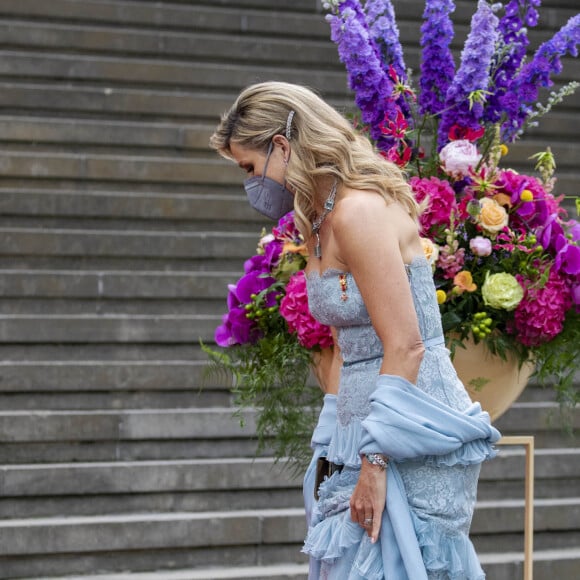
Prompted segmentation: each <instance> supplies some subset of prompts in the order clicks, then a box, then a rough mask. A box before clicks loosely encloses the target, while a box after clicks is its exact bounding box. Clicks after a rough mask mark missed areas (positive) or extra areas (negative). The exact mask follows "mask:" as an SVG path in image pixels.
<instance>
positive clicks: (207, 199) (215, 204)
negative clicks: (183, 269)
mask: <svg viewBox="0 0 580 580" xmlns="http://www.w3.org/2000/svg"><path fill="white" fill-rule="evenodd" d="M237 189H238V192H239V195H237V196H233V195H230V196H225V195H222V196H218V195H216V196H211V195H207V196H202V195H197V196H196V195H191V196H186V195H185V194H182V195H175V196H171V195H165V196H161V195H158V196H156V195H154V194H143V195H136V194H132V195H123V193H122V192H119V193H117V194H115V193H111V194H107V193H106V192H103V193H102V194H100V193H92V194H83V193H82V192H65V193H58V192H46V193H41V192H39V193H27V192H25V191H18V192H17V191H12V192H2V193H0V210H2V213H3V214H4V215H12V216H16V215H18V216H31V217H36V218H39V217H41V216H47V217H51V216H59V217H60V219H62V220H63V221H64V219H69V218H83V219H87V218H90V217H95V218H103V219H108V220H120V219H122V218H124V217H125V218H132V219H133V220H138V219H139V220H140V219H143V220H147V222H151V221H153V220H156V221H157V220H160V221H161V222H163V221H165V220H181V223H182V224H184V225H187V222H186V221H185V220H192V221H195V222H204V221H205V220H217V219H220V220H221V221H227V220H231V221H232V222H236V224H237V223H243V222H246V221H247V222H250V223H252V224H255V230H256V232H257V234H258V233H259V232H260V231H261V225H264V224H265V222H264V220H261V219H260V216H259V215H258V214H257V213H256V212H255V211H254V210H253V209H252V208H251V207H250V205H249V203H248V202H247V199H246V196H245V194H244V192H243V191H242V182H241V179H240V181H239V183H238V186H237ZM111 223H113V224H114V223H115V222H114V221H112V222H111ZM136 223H137V222H136ZM109 229H110V228H109ZM137 229H138V228H137Z"/></svg>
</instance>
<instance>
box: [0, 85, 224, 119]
mask: <svg viewBox="0 0 580 580" xmlns="http://www.w3.org/2000/svg"><path fill="white" fill-rule="evenodd" d="M0 89H1V90H0V105H2V106H3V107H4V108H5V110H7V109H9V110H16V111H22V112H25V114H33V115H38V114H40V113H41V112H45V113H50V114H57V115H70V114H75V115H79V114H84V115H90V116H104V117H105V118H119V119H121V120H125V121H126V120H127V119H133V118H134V119H142V118H143V117H147V118H149V119H151V118H153V119H163V120H165V121H166V120H175V119H189V120H198V121H200V120H211V122H215V121H217V119H219V116H220V115H221V114H222V113H223V112H224V111H226V110H227V109H228V108H229V107H230V106H231V104H232V102H233V99H234V98H235V92H234V91H232V90H227V91H221V92H220V91H212V90H210V88H209V87H203V88H191V89H188V88H187V87H185V86H176V87H167V88H160V87H155V88H138V87H135V88H126V87H110V86H107V87H103V86H101V85H93V86H91V84H90V83H84V82H83V83H74V82H67V83H66V84H63V83H62V82H59V81H52V80H47V81H45V82H34V80H33V79H21V80H16V79H10V80H8V79H2V80H1V81H0Z"/></svg>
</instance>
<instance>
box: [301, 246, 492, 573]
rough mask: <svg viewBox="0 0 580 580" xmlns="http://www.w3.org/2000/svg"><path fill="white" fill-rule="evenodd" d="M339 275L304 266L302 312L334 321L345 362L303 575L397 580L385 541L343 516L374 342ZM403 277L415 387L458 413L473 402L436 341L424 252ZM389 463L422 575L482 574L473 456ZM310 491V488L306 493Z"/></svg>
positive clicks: (350, 282)
mask: <svg viewBox="0 0 580 580" xmlns="http://www.w3.org/2000/svg"><path fill="white" fill-rule="evenodd" d="M340 274H343V273H342V272H340V271H339V270H327V271H325V272H324V273H323V274H318V273H317V272H311V273H309V274H308V277H307V282H308V296H309V306H310V310H311V312H312V314H313V315H314V316H315V317H316V318H317V319H318V320H319V321H320V322H322V323H325V324H328V325H332V326H334V327H336V328H337V331H338V343H339V346H340V349H341V354H342V357H343V360H344V366H343V369H342V372H341V378H340V388H339V393H338V399H337V422H336V426H335V428H334V431H333V433H332V436H331V440H330V444H329V446H328V451H327V454H328V459H329V460H330V461H332V462H334V463H337V464H340V465H343V466H344V468H343V470H342V471H341V472H340V473H334V474H333V475H332V476H331V477H330V478H328V479H327V480H326V481H325V482H324V483H323V484H322V486H321V488H320V500H319V502H317V503H316V504H314V508H313V510H312V516H311V522H310V528H309V533H308V536H307V538H306V542H305V546H304V552H306V553H307V554H309V555H310V556H311V560H312V559H313V560H314V563H315V565H314V566H312V563H311V570H315V572H311V574H310V578H311V580H312V579H314V578H321V579H325V580H358V579H362V578H365V579H370V580H379V579H382V578H385V577H386V578H387V580H401V578H402V577H403V576H402V575H401V576H400V577H398V578H395V577H394V576H393V572H391V573H390V575H389V573H388V569H389V566H387V565H385V562H384V561H383V560H384V559H385V558H388V554H386V553H385V551H386V548H385V543H387V544H388V542H387V540H389V539H388V538H380V541H379V542H377V543H376V544H371V543H370V540H369V539H368V537H367V535H366V533H365V532H364V531H363V529H362V528H361V527H360V526H359V525H358V524H355V523H353V522H351V520H350V510H349V500H350V496H351V494H352V491H353V489H354V486H355V484H356V482H357V479H358V475H359V472H360V464H361V459H360V455H359V449H360V444H361V439H362V437H363V434H364V429H363V426H362V421H363V420H364V419H365V417H367V415H368V414H369V407H370V403H369V396H370V395H371V393H372V392H373V390H374V389H375V387H376V384H377V377H378V375H379V369H380V366H381V357H382V344H381V342H380V340H379V338H378V336H377V334H376V333H375V331H374V329H373V327H372V325H371V321H370V318H369V315H368V312H367V310H366V308H365V305H364V302H363V300H362V296H361V294H360V292H359V290H358V288H357V286H356V283H355V281H354V278H353V277H352V275H351V274H346V293H345V294H346V298H345V296H343V292H342V289H341V284H340V279H339V276H340ZM407 274H408V279H409V283H410V288H411V292H412V295H413V300H414V304H415V309H416V312H417V317H418V321H419V327H420V331H421V336H422V339H423V341H424V343H425V346H426V351H425V356H424V358H423V361H422V363H421V367H420V370H419V375H418V380H417V384H416V387H417V388H418V389H421V390H422V391H423V392H424V393H426V394H427V395H429V396H430V397H432V398H433V399H436V400H437V401H439V402H440V403H443V404H444V405H445V406H448V407H450V408H452V409H454V410H456V411H464V410H465V409H467V408H468V407H470V406H472V403H471V400H470V399H469V396H468V395H467V393H466V392H465V389H464V387H463V385H462V383H461V382H460V381H459V379H458V378H457V375H456V373H455V370H454V368H453V366H452V364H451V361H450V358H449V353H448V351H447V349H446V348H445V346H444V344H443V338H442V327H441V321H440V314H439V307H438V305H437V302H436V295H435V287H434V285H433V280H432V272H431V267H430V266H429V264H428V263H427V261H426V259H424V258H423V257H417V258H415V259H414V260H413V262H412V263H411V264H410V265H408V266H407ZM465 463H469V462H465ZM396 468H397V469H398V472H399V474H400V477H401V480H402V482H403V487H404V494H406V496H407V501H408V504H409V511H410V515H411V520H412V528H414V532H415V535H416V538H410V540H412V541H413V542H417V543H418V546H419V548H420V552H419V550H417V553H418V554H419V553H420V555H421V556H420V557H422V559H423V562H424V565H425V569H426V571H427V577H428V578H429V579H430V580H446V579H449V580H451V579H452V580H462V579H464V580H468V579H469V580H481V579H483V578H485V575H484V574H483V572H482V570H481V566H480V565H479V562H478V560H477V557H476V554H475V551H474V549H473V546H472V544H471V542H470V540H469V538H468V533H469V527H470V524H471V519H472V515H473V509H474V505H475V500H476V488H477V480H478V476H479V470H480V463H479V462H476V463H471V464H462V463H460V462H456V461H438V460H434V459H433V457H428V456H425V457H420V458H415V459H412V460H408V461H402V462H397V465H396ZM308 480H309V481H311V478H308ZM308 493H312V490H305V494H308ZM388 494H389V489H387V495H388ZM381 534H383V529H381ZM385 535H386V531H385ZM391 539H392V538H391ZM399 541H400V540H399ZM381 543H382V544H383V545H382V546H381ZM391 569H393V568H392V567H391ZM400 574H403V573H402V572H401V573H400ZM409 580H415V579H414V578H410V579H409Z"/></svg>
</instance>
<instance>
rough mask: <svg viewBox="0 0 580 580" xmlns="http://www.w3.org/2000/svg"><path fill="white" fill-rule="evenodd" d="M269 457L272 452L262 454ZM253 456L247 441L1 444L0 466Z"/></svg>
mask: <svg viewBox="0 0 580 580" xmlns="http://www.w3.org/2000/svg"><path fill="white" fill-rule="evenodd" d="M264 453H265V454H266V455H272V452H271V451H267V450H266V451H265V452H264ZM255 454H256V442H255V441H253V440H250V439H217V440H216V439H208V440H200V439H181V440H173V441H166V440H146V441H87V442H70V441H69V442H55V443H3V444H2V445H1V446H0V463H2V464H6V465H17V464H20V463H41V462H43V463H61V462H75V461H79V462H80V461H149V460H167V459H174V460H178V459H213V458H215V457H231V456H233V457H248V458H252V457H254V456H255Z"/></svg>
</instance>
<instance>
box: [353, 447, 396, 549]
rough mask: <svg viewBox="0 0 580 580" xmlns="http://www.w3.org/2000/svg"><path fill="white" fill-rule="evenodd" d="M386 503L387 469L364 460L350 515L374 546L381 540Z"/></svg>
mask: <svg viewBox="0 0 580 580" xmlns="http://www.w3.org/2000/svg"><path fill="white" fill-rule="evenodd" d="M386 501H387V473H386V471H385V469H383V468H382V467H380V466H379V465H371V464H370V463H369V462H368V461H367V459H366V458H363V461H362V466H361V471H360V476H359V478H358V483H357V484H356V487H355V488H354V492H353V494H352V497H351V498H350V514H351V519H352V521H353V522H355V523H357V524H359V525H360V526H362V527H363V528H364V529H365V530H366V532H367V534H368V536H369V538H370V539H371V542H372V543H373V544H374V543H375V542H376V541H377V540H378V538H379V532H380V530H381V521H382V517H383V510H384V509H385V503H386Z"/></svg>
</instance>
